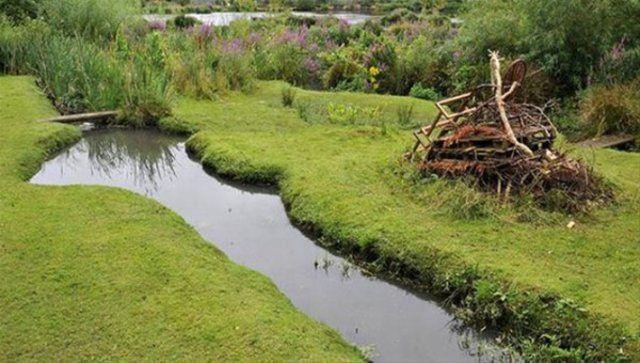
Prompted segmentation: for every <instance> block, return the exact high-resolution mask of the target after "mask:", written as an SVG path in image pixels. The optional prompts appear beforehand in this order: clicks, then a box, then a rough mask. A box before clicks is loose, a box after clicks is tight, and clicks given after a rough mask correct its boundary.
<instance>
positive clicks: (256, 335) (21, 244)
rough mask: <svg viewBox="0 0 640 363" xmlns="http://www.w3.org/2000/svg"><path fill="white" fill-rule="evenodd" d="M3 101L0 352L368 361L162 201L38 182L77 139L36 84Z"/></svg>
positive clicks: (13, 88) (16, 88) (6, 87)
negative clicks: (43, 169)
mask: <svg viewBox="0 0 640 363" xmlns="http://www.w3.org/2000/svg"><path fill="white" fill-rule="evenodd" d="M5 91H6V92H5ZM0 96H2V97H0V105H2V106H5V107H2V109H3V112H2V114H0V123H1V124H2V125H3V127H7V129H6V130H7V132H6V133H4V134H3V135H2V136H0V141H2V146H3V147H2V148H0V188H1V189H2V190H3V193H2V194H0V226H2V229H1V233H0V247H1V248H2V251H3V252H2V253H0V271H2V273H1V274H0V276H2V277H1V278H0V281H2V283H1V284H0V286H1V287H0V292H1V293H0V301H1V302H2V306H4V308H3V309H0V311H2V312H3V314H0V316H1V317H0V327H1V329H0V347H1V348H2V349H0V351H1V352H2V353H0V357H4V358H5V359H8V360H15V359H36V360H37V359H51V358H54V359H59V360H68V359H72V360H73V359H82V358H85V359H96V357H106V356H108V357H111V359H121V360H139V359H162V357H164V359H166V358H167V357H173V358H178V359H187V360H190V359H193V360H206V359H214V360H221V361H225V360H244V359H251V358H255V359H265V360H275V361H279V360H283V361H285V360H291V359H308V360H312V361H313V360H320V361H325V360H326V361H362V358H363V357H362V354H361V353H360V352H358V349H356V348H355V347H354V346H352V345H350V344H347V343H346V342H345V341H344V340H343V339H342V338H341V337H340V336H339V334H337V333H336V332H335V331H334V330H332V329H330V328H329V327H328V326H326V325H324V324H322V323H318V322H317V321H314V320H313V319H310V318H309V317H307V316H305V315H304V314H302V313H301V312H300V311H298V310H297V309H296V308H295V307H294V306H293V304H292V303H291V302H290V301H289V300H288V299H287V298H286V296H284V295H283V294H282V293H281V292H280V291H279V290H278V289H277V287H276V286H275V285H274V284H273V282H271V281H270V280H269V279H268V278H266V277H264V276H263V275H261V274H258V273H256V272H254V271H251V270H249V269H247V268H245V267H242V266H239V265H237V264H235V263H233V262H232V261H230V260H229V259H228V258H227V257H226V256H225V255H224V254H223V253H222V252H220V250H218V249H217V248H215V247H214V246H213V245H211V244H210V243H207V242H206V241H205V240H204V239H203V238H202V237H201V236H200V235H199V234H198V233H197V232H195V230H194V229H193V227H191V226H189V225H188V224H187V223H186V222H185V221H184V220H183V219H182V218H181V217H180V216H178V215H176V214H175V213H174V212H172V211H170V210H168V209H167V208H165V207H163V206H162V205H160V204H159V203H158V202H156V201H153V200H150V199H149V198H145V197H143V196H140V195H138V194H135V193H133V192H129V191H121V190H119V189H118V188H110V187H101V186H40V185H31V184H29V183H28V180H29V179H30V178H31V177H32V176H33V175H35V173H36V172H37V171H38V170H39V168H40V166H41V164H42V163H43V162H44V161H45V160H47V159H48V158H50V157H52V156H54V155H55V154H56V153H58V152H60V151H62V150H64V149H65V148H67V147H69V146H71V145H73V144H74V143H75V142H77V141H79V140H80V139H81V137H82V133H81V131H80V129H79V128H78V127H75V126H71V125H61V124H47V123H39V122H36V121H35V120H36V119H38V118H41V117H48V116H51V115H54V114H55V112H54V111H53V109H52V107H51V106H50V105H49V104H48V101H46V99H45V97H44V95H42V94H41V93H40V92H38V91H37V90H36V86H35V84H34V83H33V79H32V78H29V77H0ZM4 96H7V97H6V98H5V97H4ZM25 110H27V111H25ZM5 192H6V193H5ZM25 218H28V219H25ZM154 357H155V358H154Z"/></svg>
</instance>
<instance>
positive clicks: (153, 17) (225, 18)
mask: <svg viewBox="0 0 640 363" xmlns="http://www.w3.org/2000/svg"><path fill="white" fill-rule="evenodd" d="M291 14H292V15H294V16H299V17H309V18H324V17H334V18H337V19H339V20H343V21H345V22H346V23H347V24H349V25H354V24H360V23H364V22H365V21H367V19H371V18H372V17H373V16H372V15H367V14H359V13H342V12H337V13H331V14H322V13H314V12H307V11H293V12H291ZM185 15H186V16H189V17H192V18H195V19H197V20H198V21H200V22H202V23H203V24H208V25H211V26H223V25H229V24H231V23H232V22H233V21H235V20H240V19H248V20H252V19H263V18H266V17H270V16H274V15H276V14H275V13H267V12H213V13H208V14H185ZM174 16H175V15H158V14H148V15H144V16H143V17H144V19H145V20H147V21H158V20H160V21H167V20H169V19H171V18H173V17H174Z"/></svg>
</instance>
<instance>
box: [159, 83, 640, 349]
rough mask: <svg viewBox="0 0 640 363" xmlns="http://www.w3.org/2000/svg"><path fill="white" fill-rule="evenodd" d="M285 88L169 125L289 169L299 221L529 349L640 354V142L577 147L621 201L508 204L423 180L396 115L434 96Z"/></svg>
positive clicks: (285, 190)
mask: <svg viewBox="0 0 640 363" xmlns="http://www.w3.org/2000/svg"><path fill="white" fill-rule="evenodd" d="M281 88H282V84H281V83H279V82H267V83H260V84H259V86H258V88H257V89H256V90H255V91H254V92H253V93H252V94H250V95H245V94H230V95H228V96H227V97H226V98H224V99H223V100H221V101H219V102H211V101H198V100H192V99H182V100H180V101H179V104H178V106H177V109H176V112H175V114H176V117H175V118H173V119H167V120H163V122H162V123H161V126H162V127H164V128H166V129H172V130H178V131H179V130H187V131H189V132H193V131H195V130H199V131H198V132H197V133H196V134H195V135H194V136H193V137H192V138H191V139H190V141H189V146H190V147H191V148H192V149H193V150H195V151H196V152H198V154H199V156H200V157H201V159H202V161H203V163H205V164H208V165H210V166H212V167H214V168H216V169H217V170H218V171H219V172H221V173H224V174H228V175H232V176H234V177H236V178H238V179H243V180H247V181H262V182H278V184H279V186H280V188H281V192H282V196H283V199H284V200H285V202H286V203H288V204H290V207H291V211H290V213H291V215H292V217H293V218H294V219H295V220H296V221H298V222H300V223H302V224H308V225H313V226H314V228H317V229H318V230H319V231H321V232H322V234H323V235H324V236H326V237H328V239H330V240H332V241H333V242H334V243H337V244H338V246H339V247H342V248H345V249H349V250H350V251H352V252H359V253H363V252H365V254H373V255H374V257H373V259H371V258H370V262H373V265H376V264H379V265H381V266H382V265H384V266H382V267H381V269H389V268H392V267H393V266H401V267H402V270H398V273H399V274H400V275H405V276H409V277H412V279H414V280H416V281H419V282H421V283H424V284H426V285H429V287H428V288H429V289H431V290H436V291H437V292H439V293H440V294H441V295H443V296H445V297H450V298H452V299H454V298H455V299H458V300H460V301H458V305H460V306H463V307H464V308H465V309H466V311H467V313H468V315H473V316H474V317H472V318H470V320H472V321H473V320H476V321H480V322H481V324H483V325H494V326H497V327H500V328H501V329H503V330H510V331H511V333H512V335H516V336H518V341H519V344H520V347H521V348H522V349H524V350H527V347H530V346H531V345H537V346H538V348H539V347H540V346H543V348H541V349H543V350H545V352H546V353H545V354H549V355H547V357H549V356H551V357H556V358H557V357H566V356H565V355H563V354H566V355H568V356H572V357H579V358H581V359H606V358H609V359H611V358H612V357H613V355H615V354H618V353H620V351H622V352H623V353H624V354H628V355H630V356H631V357H632V358H635V359H640V356H639V355H638V340H639V339H638V337H639V332H640V313H639V312H640V263H638V261H640V154H637V153H624V152H618V151H613V150H596V151H590V150H574V151H572V152H573V153H574V154H578V155H580V156H582V157H584V158H585V159H586V160H587V161H589V162H591V163H592V164H593V165H594V166H595V167H596V169H597V171H598V172H600V173H602V174H604V175H605V176H606V177H607V179H609V180H610V181H611V182H613V183H615V185H616V186H617V188H618V192H617V193H618V201H619V202H618V203H617V204H616V205H614V206H611V207H608V208H606V209H600V210H597V211H595V212H594V213H593V215H591V216H577V217H576V216H573V217H572V216H567V215H563V214H559V213H551V212H543V211H539V210H537V209H536V208H533V207H530V206H529V207H527V206H500V205H499V204H497V203H495V201H493V200H491V199H490V198H487V197H485V196H481V195H479V194H478V193H477V192H475V191H473V190H470V189H469V188H467V187H466V186H463V185H461V183H449V182H444V181H433V182H428V183H421V182H418V181H416V180H415V178H414V177H413V176H412V174H411V172H410V170H408V168H406V167H403V166H401V165H400V163H399V159H400V156H401V154H402V152H403V151H406V150H407V149H409V147H410V146H411V145H412V140H413V139H412V137H411V136H410V133H409V132H408V131H406V130H403V129H402V128H394V127H393V125H391V126H390V127H389V123H394V122H395V121H394V120H396V119H397V117H396V115H397V109H398V108H399V107H401V106H400V104H406V103H411V104H413V105H414V106H413V107H414V111H413V115H414V118H416V119H418V118H419V119H420V120H419V121H420V122H418V123H421V122H422V121H423V119H424V120H427V119H430V116H431V115H433V112H435V111H434V107H433V105H432V104H431V103H428V102H423V101H418V100H409V99H403V98H397V97H396V98H390V97H385V96H371V95H358V94H348V93H336V94H331V93H319V92H308V91H302V90H298V91H297V101H296V102H297V103H298V104H303V107H302V108H303V110H302V112H303V114H302V115H301V111H300V109H301V108H300V106H298V107H297V108H296V107H294V108H285V107H282V106H281V100H280V98H281ZM329 103H335V104H351V105H356V107H360V108H367V107H374V106H375V105H379V106H380V108H379V110H378V112H379V115H378V119H384V120H386V121H385V125H386V126H384V127H378V126H371V125H366V124H375V123H372V122H360V123H363V124H365V125H356V126H353V125H346V124H344V123H342V124H340V123H338V124H337V123H335V122H334V123H332V122H322V120H323V118H324V119H326V116H327V114H323V113H322V110H326V108H327V105H328V104H329ZM309 114H311V116H309ZM301 116H303V117H302V118H304V119H306V120H307V122H305V121H304V120H303V119H301ZM404 129H406V127H405V128H404ZM570 220H575V221H576V222H577V224H576V227H574V228H573V229H569V228H567V227H566V225H567V223H568V222H569V221H570ZM394 263H395V265H394ZM461 280H462V281H461ZM452 286H453V287H452ZM461 289H466V290H464V291H462V293H461V296H462V297H455V296H452V295H455V294H458V293H460V292H461ZM462 313H463V315H464V311H462ZM623 337H624V338H623ZM625 340H626V344H625V343H624V341H625ZM559 348H562V349H559ZM620 349H621V350H620ZM535 351H536V349H532V350H531V352H530V353H531V354H534V352H535Z"/></svg>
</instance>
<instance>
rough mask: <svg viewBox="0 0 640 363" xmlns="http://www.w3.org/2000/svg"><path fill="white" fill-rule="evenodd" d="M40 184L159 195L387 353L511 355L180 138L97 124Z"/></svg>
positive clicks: (244, 260) (401, 356)
mask: <svg viewBox="0 0 640 363" xmlns="http://www.w3.org/2000/svg"><path fill="white" fill-rule="evenodd" d="M31 181H32V182H33V183H39V184H103V185H111V186H118V187H123V188H126V189H129V190H133V191H136V192H139V193H142V194H145V195H148V196H149V197H152V198H154V199H156V200H158V201H159V202H160V203H162V204H164V205H165V206H167V207H169V208H171V209H173V210H174V211H175V212H176V213H178V214H180V215H181V216H182V217H183V218H184V219H185V220H186V221H187V222H188V223H189V224H191V225H192V226H193V227H195V228H196V229H197V230H198V232H199V233H200V234H201V235H202V236H203V237H204V238H206V239H207V240H209V241H211V242H212V243H215V245H216V246H217V247H218V248H220V249H221V250H223V251H224V252H225V253H226V254H227V255H228V256H229V258H231V259H232V260H233V261H235V262H236V263H239V264H242V265H245V266H248V267H250V268H252V269H254V270H257V271H259V272H261V273H263V274H265V275H267V276H269V277H270V278H271V279H272V281H273V282H274V283H275V284H276V285H277V286H278V288H279V289H280V291H282V292H283V293H284V294H285V295H287V296H288V297H289V299H290V300H291V301H292V303H293V304H294V305H295V306H296V307H297V308H298V309H300V310H301V311H303V312H305V313H306V314H307V315H310V316H311V317H313V318H315V319H317V320H320V321H322V322H324V323H326V324H327V325H329V326H331V327H333V328H334V329H336V330H338V331H339V332H340V333H341V334H342V335H343V337H344V338H345V339H346V340H348V341H350V342H352V343H354V344H357V345H359V346H361V347H367V349H366V350H367V352H368V353H369V354H374V353H375V354H374V360H375V361H381V362H383V361H386V362H398V361H403V362H436V361H437V362H441V361H448V362H464V361H493V360H502V361H510V360H512V357H511V356H510V355H509V354H508V353H505V352H503V351H501V350H499V349H497V348H496V347H495V346H494V345H492V344H491V342H490V340H488V339H487V337H486V336H478V335H477V334H476V333H474V332H473V331H470V330H467V329H464V328H463V327H461V326H459V325H458V324H457V323H456V322H455V320H452V316H451V315H450V314H449V313H448V312H447V311H446V310H445V309H443V308H442V307H441V306H439V305H438V304H437V303H436V302H434V301H432V300H431V299H430V297H429V296H428V295H425V294H422V293H418V292H415V291H411V290H409V289H406V288H403V287H401V286H398V285H396V284H394V283H390V282H388V281H384V280H381V279H378V278H376V277H373V276H371V274H370V273H368V272H367V271H366V270H363V269H361V268H359V267H358V266H355V265H353V264H351V263H350V262H349V261H347V260H345V259H343V258H341V257H339V256H337V255H335V254H333V253H332V252H331V251H328V250H326V249H323V248H321V247H319V246H318V245H316V244H315V243H314V242H313V241H312V240H311V239H309V238H308V237H307V236H305V235H304V234H303V233H302V232H301V231H300V230H298V229H297V228H295V227H294V226H293V225H292V224H291V222H290V221H289V219H288V216H287V214H286V210H285V208H284V206H283V204H282V202H281V200H280V198H279V196H278V195H277V194H275V193H274V191H273V189H268V188H260V187H249V186H246V185H245V186H240V185H236V184H233V183H229V182H227V181H225V180H222V179H220V178H218V177H217V176H216V175H209V174H208V173H207V172H206V171H205V170H204V169H203V168H202V167H201V166H200V165H199V164H198V163H197V162H196V161H194V160H191V159H190V158H189V157H188V155H187V153H186V152H185V148H184V143H182V142H181V140H180V139H179V138H175V137H171V136H167V135H163V134H160V133H158V132H153V131H145V130H137V131H131V130H128V131H125V130H100V131H92V132H89V133H87V134H86V136H85V137H84V139H83V140H82V141H81V142H79V143H78V144H76V145H74V146H73V147H71V148H69V149H68V150H66V151H65V152H63V153H61V154H60V155H58V156H57V157H55V158H54V159H52V160H50V161H48V162H46V163H45V164H44V165H43V167H42V169H41V170H40V172H39V173H38V174H36V175H35V176H34V177H33V179H32V180H31Z"/></svg>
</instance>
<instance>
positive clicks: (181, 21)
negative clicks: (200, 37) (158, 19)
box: [173, 15, 198, 29]
mask: <svg viewBox="0 0 640 363" xmlns="http://www.w3.org/2000/svg"><path fill="white" fill-rule="evenodd" d="M196 24H198V20H196V19H195V18H192V17H190V16H186V15H178V16H176V17H175V18H173V25H175V27H176V28H178V29H186V28H190V27H193V26H195V25H196Z"/></svg>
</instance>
